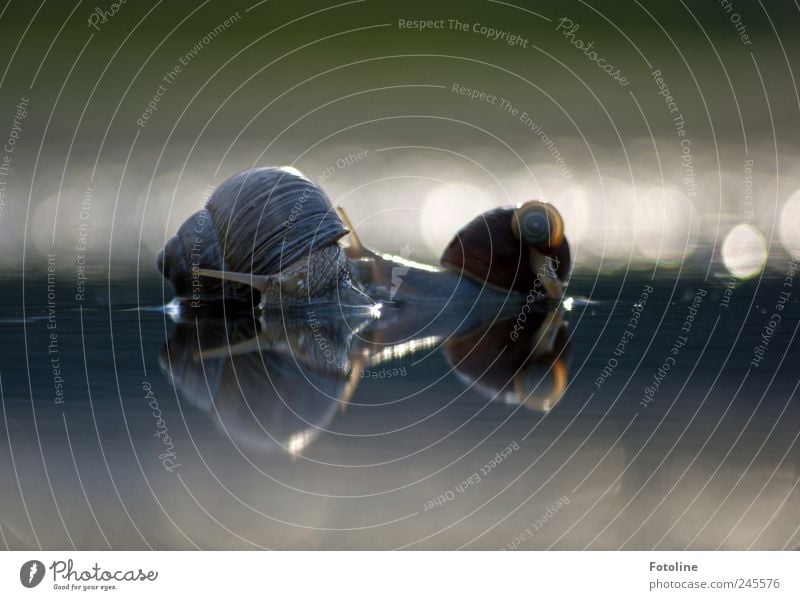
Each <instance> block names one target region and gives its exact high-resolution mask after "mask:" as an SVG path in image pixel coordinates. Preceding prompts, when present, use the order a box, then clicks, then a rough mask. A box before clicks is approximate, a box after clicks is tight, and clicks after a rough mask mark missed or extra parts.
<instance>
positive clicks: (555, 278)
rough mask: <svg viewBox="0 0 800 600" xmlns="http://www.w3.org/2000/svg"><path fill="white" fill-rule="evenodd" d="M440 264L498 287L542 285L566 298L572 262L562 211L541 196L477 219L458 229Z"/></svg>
mask: <svg viewBox="0 0 800 600" xmlns="http://www.w3.org/2000/svg"><path fill="white" fill-rule="evenodd" d="M440 263H441V265H442V266H443V267H445V268H446V269H448V270H450V271H453V272H456V273H459V274H461V275H464V276H466V277H468V278H470V279H473V280H475V281H477V282H479V283H483V282H486V283H487V284H488V285H490V286H492V287H495V288H498V289H502V290H514V291H517V292H520V293H522V294H527V293H530V292H531V291H532V290H534V291H535V290H537V289H541V290H542V294H543V295H545V294H546V295H548V296H550V297H552V298H560V297H561V292H562V290H563V285H564V284H566V282H567V280H568V279H569V274H570V270H571V266H572V265H571V258H570V250H569V244H568V242H567V239H566V238H565V237H564V221H563V219H562V217H561V215H560V213H559V212H558V210H556V208H555V207H554V206H553V205H551V204H547V203H545V202H541V201H538V200H533V201H530V202H525V203H523V204H521V205H520V206H517V207H508V206H505V207H501V208H496V209H493V210H490V211H487V212H485V213H483V214H482V215H480V216H478V217H476V218H474V219H473V220H472V221H470V222H469V223H467V224H466V225H465V226H464V227H463V228H461V230H459V231H458V233H456V235H455V237H454V238H453V239H452V241H451V242H450V243H449V244H448V245H447V247H446V248H445V250H444V252H443V253H442V257H441V259H440Z"/></svg>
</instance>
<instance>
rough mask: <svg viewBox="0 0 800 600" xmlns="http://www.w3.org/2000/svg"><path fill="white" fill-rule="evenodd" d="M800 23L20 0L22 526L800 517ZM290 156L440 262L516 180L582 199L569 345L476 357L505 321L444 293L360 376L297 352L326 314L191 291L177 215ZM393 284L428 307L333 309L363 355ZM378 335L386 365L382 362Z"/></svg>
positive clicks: (14, 94)
mask: <svg viewBox="0 0 800 600" xmlns="http://www.w3.org/2000/svg"><path fill="white" fill-rule="evenodd" d="M420 22H422V23H425V25H426V27H425V29H422V28H421V24H420ZM798 22H800V7H798V5H797V3H796V2H794V3H792V2H783V1H777V0H775V1H773V0H759V1H757V2H750V1H747V2H746V1H745V0H720V1H719V2H716V1H711V0H707V1H704V2H685V1H680V2H669V3H667V2H657V1H655V0H631V1H630V2H583V1H575V2H572V1H566V2H564V1H560V2H548V1H536V2H524V1H523V0H511V1H509V2H505V1H502V2H501V1H500V0H480V1H478V0H475V1H471V0H470V1H459V2H455V1H452V2H435V3H434V2H430V1H425V2H423V1H417V0H410V1H408V2H403V3H397V2H388V1H380V0H351V1H337V0H331V1H329V2H317V1H313V2H302V3H298V2H290V1H288V0H268V1H258V0H246V1H244V2H238V1H237V0H225V1H224V2H223V1H219V0H205V1H200V2H194V3H189V2H168V1H154V2H151V1H143V0H137V1H135V2H134V1H133V0H130V1H128V2H122V0H118V2H117V3H113V2H111V0H83V1H76V2H60V1H54V0H35V1H28V0H0V57H1V58H0V313H2V318H0V336H2V340H3V345H2V347H0V408H2V420H0V544H3V545H4V546H5V547H7V548H26V549H31V548H100V549H102V548H218V549H228V548H306V549H307V548H328V549H330V548H362V549H363V548H430V549H442V548H489V549H497V548H506V549H517V548H519V549H531V548H538V549H545V548H563V549H581V548H596V549H597V548H602V549H618V548H625V549H629V548H638V549H652V548H659V549H671V550H681V549H684V548H704V549H713V548H729V549H747V548H752V549H755V548H763V549H794V548H797V547H798V546H800V528H798V524H797V514H798V511H800V451H799V450H798V445H797V442H798V439H799V438H800V431H799V430H798V425H797V424H798V423H799V422H800V405H799V404H798V403H797V396H796V393H797V389H798V384H799V383H800V382H798V373H797V368H796V365H797V363H798V360H800V348H798V345H797V343H796V335H797V332H798V327H800V321H799V320H798V308H800V303H798V298H800V296H798V294H797V291H796V288H795V289H792V288H793V285H794V276H795V270H796V263H797V259H798V258H800V246H799V245H798V244H799V243H800V166H799V165H798V157H800V93H799V92H798V86H797V81H796V79H797V77H796V72H797V69H798V64H797V62H798V60H800V52H798V50H799V49H800V40H798V36H797V24H798ZM266 165H293V166H295V167H296V168H298V169H300V170H301V171H303V172H304V173H305V174H306V175H307V176H308V177H309V178H311V179H313V180H315V181H317V182H319V183H320V185H321V186H322V187H323V188H324V189H325V190H326V191H327V193H328V195H329V196H330V198H331V199H332V201H333V202H334V203H335V204H339V205H341V206H343V207H345V208H346V210H347V212H348V214H349V216H350V218H351V220H352V221H353V222H354V224H355V226H356V228H357V229H358V231H359V233H360V235H361V237H362V239H363V241H364V242H365V243H366V244H368V245H369V246H371V247H373V248H374V249H376V250H379V251H383V252H391V253H394V254H399V255H402V256H403V257H405V258H408V259H411V260H415V261H420V262H429V263H434V264H435V263H436V262H437V261H438V257H439V254H440V252H441V251H442V249H443V248H444V246H445V245H446V244H447V242H448V241H449V240H450V238H451V237H452V236H453V234H454V233H455V232H456V231H457V230H458V229H459V228H460V227H461V226H463V225H464V224H465V223H467V222H468V221H469V220H470V219H471V218H473V217H475V216H477V215H479V214H480V213H482V212H483V211H485V210H487V209H489V208H491V207H494V206H499V205H504V204H514V203H518V202H522V201H524V200H528V199H531V198H543V199H546V200H549V201H551V202H553V203H554V204H555V205H556V206H557V207H558V209H559V210H560V211H561V212H562V213H563V215H564V217H565V220H566V229H567V231H566V233H567V236H568V238H569V241H570V244H571V246H572V252H573V259H574V269H575V272H574V276H573V278H572V280H571V281H570V286H569V288H568V293H569V295H570V296H571V298H569V299H568V301H567V302H564V303H563V306H562V308H563V312H560V313H559V315H560V316H559V319H561V320H562V321H563V323H562V324H563V325H564V327H563V330H562V329H561V328H560V329H559V336H562V335H563V337H565V338H567V340H566V341H565V342H564V344H563V348H562V349H560V350H558V351H556V350H555V349H554V350H553V352H552V353H551V354H552V355H549V354H548V356H547V359H548V360H551V361H552V364H549V363H547V361H543V364H542V365H532V366H533V367H535V368H532V369H530V370H529V371H525V372H523V371H521V369H518V368H517V366H518V365H512V367H511V368H510V373H503V374H502V375H503V376H502V377H500V376H497V378H496V380H492V381H490V382H488V383H487V382H486V381H483V382H481V381H478V380H480V377H479V376H478V375H480V374H481V373H483V372H484V371H485V367H486V365H485V364H484V363H482V362H481V360H484V361H489V363H493V361H494V360H495V359H497V357H498V356H499V355H500V354H502V352H503V351H505V348H506V347H507V346H508V344H507V336H506V335H505V332H504V331H502V328H501V330H500V333H499V341H498V343H497V346H496V347H494V346H490V347H487V346H486V345H485V344H483V341H484V335H483V332H482V330H481V329H480V328H479V327H478V328H477V329H476V330H475V331H473V332H470V333H471V335H472V337H466V338H463V339H461V338H460V339H458V340H456V341H457V342H462V343H460V344H456V347H455V348H454V347H452V346H451V347H450V352H449V353H448V352H447V342H448V341H451V340H450V339H449V337H447V336H445V335H444V334H442V331H440V330H436V328H435V327H433V326H430V323H429V324H428V325H429V326H426V327H420V328H419V329H418V330H417V329H415V331H416V333H417V334H418V335H414V336H409V340H404V341H403V343H402V344H398V347H392V348H388V349H385V348H383V347H382V346H381V344H376V345H370V344H366V343H364V348H365V349H366V350H365V352H364V353H361V354H358V353H356V352H355V351H353V353H352V354H353V358H352V363H350V362H348V363H347V369H340V370H339V371H337V372H334V373H329V372H327V371H325V370H324V368H325V367H326V365H324V364H323V365H319V364H310V363H309V362H303V360H302V357H303V355H302V353H300V358H298V356H297V355H296V354H295V353H294V352H293V351H292V350H293V348H295V347H302V345H303V343H305V344H312V345H311V349H312V350H314V348H315V346H313V340H314V335H315V332H313V331H310V330H309V329H308V327H307V326H308V323H305V322H300V323H294V324H293V325H292V327H289V326H288V325H287V323H286V321H284V320H279V319H274V318H273V319H269V318H265V319H262V320H261V321H259V322H256V321H255V320H254V319H245V324H244V325H245V326H242V324H241V323H239V324H238V325H237V324H234V325H235V327H231V326H230V324H229V323H227V322H221V323H214V322H211V321H204V320H200V321H199V322H197V323H195V322H194V321H193V320H191V319H190V320H189V321H187V322H180V318H179V317H178V316H176V315H175V314H174V313H173V312H171V311H170V310H169V308H165V307H164V305H165V304H166V303H167V302H169V300H170V299H171V296H172V291H171V290H170V289H169V286H168V285H166V284H164V283H163V281H162V279H161V277H160V275H159V274H158V271H157V269H156V265H155V263H156V255H157V253H158V251H159V249H160V248H161V247H162V245H163V244H164V242H165V240H166V239H167V238H169V237H170V236H171V235H173V234H174V233H175V231H176V230H177V228H178V226H179V225H180V224H181V223H182V222H183V220H184V219H185V218H186V217H187V216H188V215H189V214H191V213H193V212H194V211H196V210H198V209H199V208H201V207H202V205H203V203H204V201H205V199H206V198H207V197H208V196H209V194H210V192H211V191H212V190H213V189H214V187H216V186H217V185H218V184H219V183H221V182H222V181H224V180H225V179H226V178H228V177H229V176H230V175H232V174H233V173H236V172H238V171H241V170H243V169H246V168H249V167H252V166H266ZM792 256H794V258H792ZM648 290H649V292H648ZM787 293H788V294H787ZM514 308H516V307H514ZM459 310H463V307H461V308H459V309H457V310H454V309H453V308H452V307H446V310H442V311H441V313H440V314H441V316H442V318H443V319H447V318H451V319H454V320H456V321H458V320H459V319H460V318H461V316H462V315H461V313H459V312H458V311H459ZM392 315H394V318H399V319H400V320H402V319H403V318H410V319H412V320H413V319H414V318H418V319H421V320H424V318H425V317H426V314H425V311H424V310H422V309H420V310H419V311H417V310H413V311H406V312H403V311H402V310H397V311H396V312H394V313H392V312H391V311H388V313H387V314H386V315H383V318H382V319H377V320H372V319H371V317H369V318H368V319H367V320H368V321H369V323H368V324H364V326H363V327H364V328H363V329H361V328H355V329H357V330H358V335H357V334H356V333H357V332H356V331H351V330H347V327H346V326H347V325H349V323H345V321H344V320H343V319H339V318H338V317H339V315H338V314H337V315H335V317H337V318H333V319H330V320H329V322H326V324H325V326H326V327H327V326H330V327H331V328H332V329H331V331H332V332H334V333H337V336H338V337H337V336H335V335H334V334H333V333H330V334H327V335H328V337H329V339H330V341H331V343H332V344H333V342H334V341H338V345H337V346H336V347H337V349H341V350H342V353H343V355H346V356H348V357H350V354H348V353H347V352H349V351H350V350H353V349H355V350H359V346H358V344H359V343H361V341H363V340H359V335H361V334H364V335H368V334H370V332H372V334H373V336H374V337H376V338H378V339H379V341H380V336H379V335H377V334H375V331H376V330H378V333H380V328H381V327H384V328H385V329H386V331H390V330H391V326H392V318H393V317H392ZM516 315H517V313H516V310H515V311H514V315H512V316H516ZM632 315H637V316H636V317H635V319H636V322H635V323H633V321H632ZM775 315H779V317H778V318H776V316H775ZM473 316H474V315H473ZM494 316H497V315H494ZM689 317H692V319H693V320H692V321H689ZM540 318H541V315H540ZM532 321H533V319H531V322H532ZM511 322H512V323H513V321H511ZM687 323H689V326H688V328H687ZM500 324H501V325H502V324H503V323H500ZM337 327H338V328H340V329H343V331H339V330H338V329H337ZM370 327H371V328H372V329H370ZM408 328H409V329H411V327H410V326H408ZM257 330H258V331H261V332H262V334H263V332H265V331H266V332H267V333H269V334H270V336H272V337H270V336H264V335H262V338H261V339H262V340H263V339H267V342H269V344H268V346H269V347H268V348H261V347H258V348H251V350H254V351H253V352H249V353H244V354H243V355H240V356H238V357H228V356H227V355H226V354H225V353H224V352H216V354H215V358H214V359H213V360H208V361H202V360H200V359H199V358H198V356H199V354H198V352H197V348H198V347H199V346H200V344H201V343H202V347H203V348H205V349H211V350H218V349H219V347H222V346H224V344H225V341H226V335H227V334H230V333H231V331H233V333H237V332H238V333H239V334H240V338H243V337H244V335H243V333H242V331H244V332H245V333H248V334H252V335H255V333H256V331H257ZM365 332H366V333H365ZM390 333H391V331H390ZM495 333H497V332H495ZM529 333H530V331H529ZM54 336H55V337H54ZM489 337H491V336H489ZM544 337H546V336H544ZM544 337H543V338H542V339H544ZM240 338H237V339H240ZM287 339H288V340H289V341H290V342H292V343H294V344H295V345H294V346H293V345H292V344H286V343H285V342H286V340H287ZM309 340H312V341H311V342H309ZM464 340H466V341H464ZM476 340H477V341H476ZM528 341H530V340H528ZM440 342H441V343H440ZM381 343H382V342H381ZM537 343H538V342H537ZM270 344H271V345H270ZM287 348H289V350H287ZM498 348H499V349H500V350H498ZM520 348H521V350H520V354H521V355H522V356H523V358H526V357H528V355H529V354H530V353H531V352H532V350H531V348H528V347H524V346H520V347H519V348H518V349H520ZM676 348H677V351H674V350H675V349H676ZM384 350H386V351H384ZM411 350H417V353H416V354H409V353H408V352H409V351H411ZM440 350H442V351H440ZM455 350H460V351H463V352H464V353H465V354H466V355H468V356H470V357H472V358H474V359H475V363H477V364H472V363H469V361H467V363H469V364H466V366H469V367H471V368H470V369H465V368H464V366H465V365H464V364H462V363H461V362H459V361H458V360H455V359H454V356H460V355H459V354H458V353H457V352H455ZM495 352H498V354H497V355H495V354H494V353H495ZM356 354H358V356H356ZM364 356H371V357H372V358H376V359H378V358H380V359H381V360H385V361H386V362H379V363H376V364H375V365H371V366H370V365H368V367H369V368H368V370H367V371H365V372H366V373H367V374H368V375H374V377H373V376H362V377H361V378H360V379H359V378H358V377H355V378H354V377H353V373H356V375H357V374H358V369H359V366H358V365H359V364H360V363H359V361H360V360H362V359H363V357H364ZM359 357H360V358H359ZM670 359H671V360H673V362H672V363H670V362H668V361H669V360H670ZM348 360H350V358H348ZM754 363H755V366H754ZM498 364H502V361H500V362H499V363H498ZM525 364H527V363H525ZM554 365H555V366H554ZM664 365H667V366H670V365H671V366H670V368H669V374H668V377H667V376H662V375H659V373H662V372H663V371H664V370H665V368H664ZM362 366H363V365H362ZM529 366H530V365H529ZM556 367H557V368H556ZM379 368H380V369H382V370H380V369H379ZM370 369H371V370H370ZM387 373H389V375H391V377H390V376H389V375H386V374H387ZM476 373H477V374H478V375H476ZM520 373H523V374H524V375H525V377H521V376H519V374H520ZM381 374H382V375H384V376H386V377H385V378H380V379H379V377H381ZM548 378H550V379H553V380H555V382H556V383H555V384H554V385H553V389H559V393H558V394H555V395H554V396H553V397H546V398H545V400H546V401H542V402H534V400H536V399H537V398H538V396H541V395H545V396H546V395H547V390H548V389H549V388H548V386H547V383H548ZM654 381H656V382H657V383H658V386H657V387H658V391H657V393H653V392H652V389H653V385H654V383H653V382H654ZM353 382H355V383H357V384H358V385H357V386H354V385H353ZM512 383H513V388H514V389H513V390H512V391H513V393H511V392H510V391H509V386H510V385H511V384H512ZM356 387H357V389H356ZM648 389H650V390H651V391H650V392H648V391H647V390H648ZM542 390H544V392H543V391H542ZM648 394H649V395H648ZM342 399H344V400H342ZM345 404H346V405H347V407H346V410H343V409H344V408H345V406H344V405H345ZM167 432H168V435H169V438H170V439H169V442H167V441H166V439H164V437H159V436H166V435H167ZM509 448H511V449H512V450H513V451H512V450H509ZM170 452H172V453H173V454H171V455H170V454H169V453H170ZM499 453H505V455H504V456H505V457H504V458H503V460H502V461H497V456H499V455H500V454H499ZM165 461H172V462H165ZM491 461H495V466H493V467H491V468H489V469H488V470H487V471H486V473H484V474H483V479H482V482H481V483H480V484H472V483H465V481H467V480H469V479H470V477H472V476H473V475H474V474H475V473H483V470H484V468H485V467H486V466H487V465H489V464H490V463H491ZM499 462H502V464H499ZM174 463H179V464H180V466H179V467H175V466H174ZM173 467H174V468H173ZM472 481H475V479H474V478H473V479H472ZM464 490H466V491H464ZM462 492H463V493H462ZM450 496H452V498H450ZM442 497H444V499H445V500H446V501H447V502H445V503H444V504H446V506H443V505H439V504H437V505H436V508H431V507H430V504H429V503H431V502H433V501H434V500H440V501H441V498H442ZM555 513H558V515H559V516H558V517H557V518H556V517H555ZM548 515H549V516H548ZM551 517H552V518H551Z"/></svg>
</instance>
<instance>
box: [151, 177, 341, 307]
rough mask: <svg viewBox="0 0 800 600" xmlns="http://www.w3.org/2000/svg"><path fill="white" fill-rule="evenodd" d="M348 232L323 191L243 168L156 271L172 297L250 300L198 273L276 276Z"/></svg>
mask: <svg viewBox="0 0 800 600" xmlns="http://www.w3.org/2000/svg"><path fill="white" fill-rule="evenodd" d="M347 233H348V230H347V227H345V225H344V223H343V222H342V220H341V218H340V217H339V215H338V214H337V213H336V211H335V210H334V209H333V206H332V205H331V202H330V200H329V199H328V197H327V196H326V195H325V192H323V191H322V189H321V188H320V187H319V186H317V185H316V184H314V183H313V182H312V181H310V180H309V179H307V178H306V177H304V176H303V175H302V174H301V173H300V172H299V171H297V170H296V169H293V168H290V167H263V168H255V169H249V170H246V171H242V172H240V173H237V174H236V175H233V176H232V177H230V178H229V179H227V180H226V181H224V182H223V183H222V184H220V186H219V187H218V188H217V189H216V190H215V191H214V193H213V194H212V195H211V197H210V198H209V200H208V202H207V204H206V206H205V208H204V209H203V210H200V211H198V212H197V213H195V214H193V215H192V216H191V217H189V219H187V221H186V222H185V223H184V224H183V225H181V227H180V229H179V230H178V232H177V233H176V235H175V236H173V237H172V238H171V239H170V240H169V241H168V242H167V243H166V245H165V246H164V249H163V250H162V251H161V253H160V254H159V257H158V268H159V271H160V272H161V273H162V274H163V275H164V277H165V278H166V279H168V280H169V281H170V282H171V283H172V285H173V287H174V288H175V293H176V294H177V295H178V296H179V297H183V298H187V299H192V300H198V301H199V300H204V301H213V300H221V299H222V298H223V297H224V298H230V299H241V300H252V299H253V298H252V295H253V294H255V295H257V292H254V291H253V290H252V289H251V288H250V287H248V286H246V285H242V284H241V283H233V282H231V281H224V282H223V281H221V280H219V279H214V278H211V277H206V276H203V275H201V274H200V273H199V271H201V270H215V271H226V272H232V273H240V274H242V273H244V274H254V275H259V276H269V275H276V274H278V273H281V272H282V271H283V270H285V269H287V268H289V267H290V266H291V265H293V264H296V263H298V261H300V260H301V259H308V258H309V257H310V256H311V255H312V254H313V253H315V252H317V251H319V250H322V249H324V248H327V247H329V246H332V245H335V244H336V242H337V240H339V239H340V238H341V237H342V236H344V235H346V234H347Z"/></svg>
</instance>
